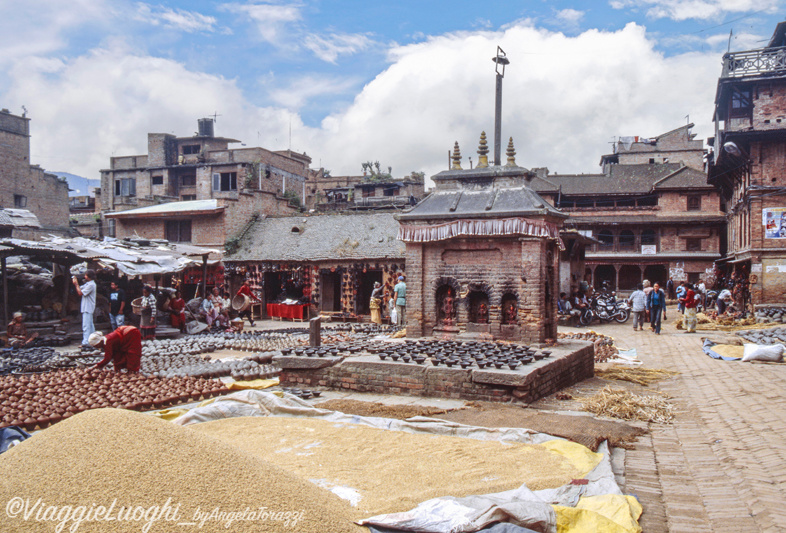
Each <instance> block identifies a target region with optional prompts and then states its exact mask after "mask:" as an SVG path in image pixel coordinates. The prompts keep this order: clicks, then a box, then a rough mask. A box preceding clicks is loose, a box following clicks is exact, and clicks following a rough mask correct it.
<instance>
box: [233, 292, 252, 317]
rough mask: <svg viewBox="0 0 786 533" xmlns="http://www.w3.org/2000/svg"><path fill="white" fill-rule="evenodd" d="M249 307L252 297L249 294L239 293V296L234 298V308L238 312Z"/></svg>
mask: <svg viewBox="0 0 786 533" xmlns="http://www.w3.org/2000/svg"><path fill="white" fill-rule="evenodd" d="M249 307H251V298H249V297H248V295H246V294H238V295H237V296H235V297H234V298H232V309H234V310H235V311H237V312H238V313H242V312H243V311H245V310H246V309H248V308H249Z"/></svg>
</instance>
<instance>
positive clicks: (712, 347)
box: [701, 339, 743, 361]
mask: <svg viewBox="0 0 786 533" xmlns="http://www.w3.org/2000/svg"><path fill="white" fill-rule="evenodd" d="M701 349H702V350H704V353H705V354H707V355H709V356H710V357H712V358H713V359H721V360H723V361H739V360H740V359H741V358H742V351H743V347H742V346H731V345H727V344H716V343H714V342H712V341H711V340H710V339H704V345H703V346H702V347H701ZM732 349H733V350H732ZM736 352H739V356H737V353H736Z"/></svg>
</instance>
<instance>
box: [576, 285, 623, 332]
mask: <svg viewBox="0 0 786 533" xmlns="http://www.w3.org/2000/svg"><path fill="white" fill-rule="evenodd" d="M595 318H597V319H598V320H600V321H601V322H611V321H612V320H614V321H615V322H618V323H620V324H624V323H625V322H627V321H628V319H629V318H630V307H628V304H627V302H625V301H621V302H618V301H617V299H616V294H615V293H613V292H612V293H611V294H609V295H602V294H598V295H596V296H595V297H593V298H592V301H591V302H590V306H589V308H587V309H585V310H584V312H582V313H581V315H579V324H581V325H582V326H589V325H590V324H591V323H592V321H593V320H594V319H595Z"/></svg>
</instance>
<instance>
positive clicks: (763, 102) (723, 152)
mask: <svg viewBox="0 0 786 533" xmlns="http://www.w3.org/2000/svg"><path fill="white" fill-rule="evenodd" d="M713 120H714V121H715V137H714V138H712V139H710V141H709V144H710V145H711V146H712V148H713V149H712V152H711V153H710V155H709V170H708V181H709V183H710V184H712V185H714V186H715V187H717V189H718V190H719V191H720V193H721V196H722V199H723V202H724V203H725V206H726V215H727V218H728V225H727V237H726V240H727V241H728V251H727V253H726V256H725V257H724V258H723V259H722V260H721V261H720V262H719V265H721V266H722V267H723V269H724V270H725V271H726V272H727V274H728V275H729V277H730V278H731V277H733V278H734V280H735V281H736V282H737V284H739V285H742V286H743V287H746V288H747V287H748V284H749V293H748V291H745V292H746V294H745V296H746V297H747V296H749V297H750V299H751V301H752V303H754V304H760V303H775V302H777V303H783V302H784V301H786V22H781V23H780V24H778V26H777V27H776V29H775V32H774V34H773V36H772V39H771V40H770V42H769V43H768V44H767V46H766V47H764V48H761V49H757V50H747V51H744V52H732V53H727V54H725V55H724V56H723V70H722V72H721V76H720V78H719V79H718V87H717V91H716V94H715V114H714V117H713Z"/></svg>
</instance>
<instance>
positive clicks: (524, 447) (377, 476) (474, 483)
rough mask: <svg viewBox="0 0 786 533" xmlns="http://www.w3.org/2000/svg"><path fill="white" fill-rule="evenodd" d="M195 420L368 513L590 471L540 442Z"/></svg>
mask: <svg viewBox="0 0 786 533" xmlns="http://www.w3.org/2000/svg"><path fill="white" fill-rule="evenodd" d="M192 427H193V428H194V430H195V431H198V432H201V433H204V434H207V435H210V436H211V437H214V438H216V439H221V440H223V441H225V442H227V443H229V444H231V445H233V446H238V447H240V448H241V449H243V450H245V451H247V452H250V453H252V454H254V455H257V456H259V457H264V458H265V459H267V460H269V461H271V462H273V463H275V464H276V465H278V466H280V467H282V468H284V469H285V470H289V471H292V472H294V473H295V474H298V475H299V476H301V477H304V478H307V479H311V480H313V481H315V482H317V483H319V484H320V485H321V486H326V487H338V489H337V490H339V491H343V492H344V493H347V492H348V493H350V494H353V495H354V496H353V497H355V498H356V499H357V498H359V500H358V501H357V506H358V509H359V510H360V511H362V512H364V513H365V514H367V515H376V514H381V513H389V512H400V511H407V510H409V509H412V508H414V507H416V506H417V505H418V504H419V503H421V502H423V501H425V500H428V499H430V498H435V497H438V496H457V497H462V496H468V495H471V494H486V493H491V492H499V491H503V490H509V489H513V488H517V487H519V486H521V485H522V484H523V483H526V484H527V487H529V488H530V489H533V490H538V489H544V488H553V487H559V486H561V485H563V484H565V483H569V482H570V481H571V480H572V479H575V478H579V477H582V476H583V475H585V474H586V472H580V471H578V470H577V469H576V467H574V466H573V465H572V464H571V463H570V462H569V461H568V460H567V459H565V458H564V457H563V456H560V455H558V454H555V453H552V452H549V451H548V450H547V449H546V448H545V447H543V446H538V445H528V444H519V443H512V444H504V443H501V442H498V441H480V440H475V439H468V438H462V437H448V436H441V435H440V436H437V435H430V434H422V433H421V434H412V433H405V432H402V431H390V430H384V429H376V428H372V427H368V426H363V425H360V424H339V423H335V422H329V421H326V420H315V419H303V418H289V417H248V418H231V419H225V420H218V421H214V422H206V423H202V424H197V425H194V426H192Z"/></svg>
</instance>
